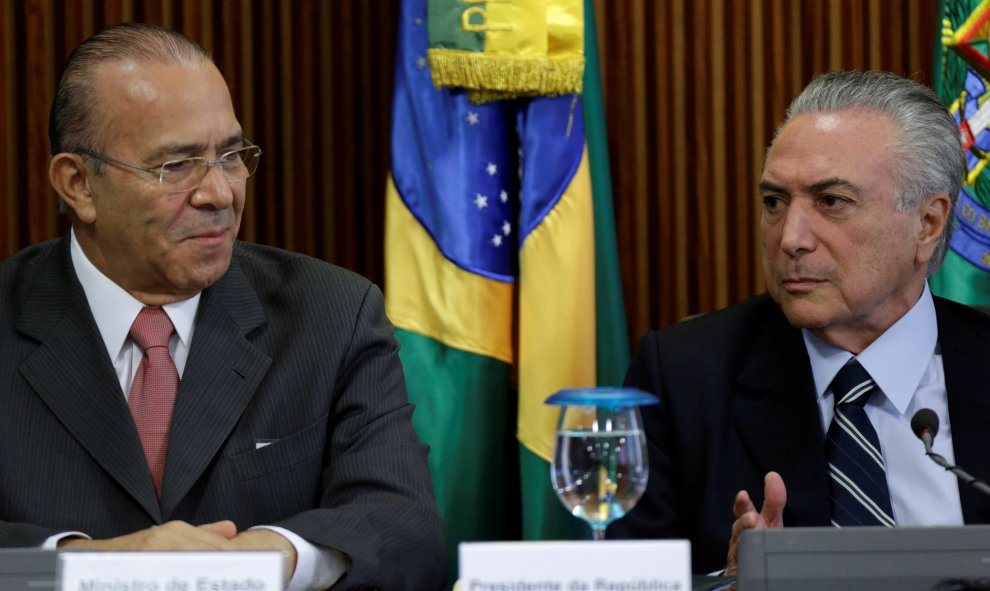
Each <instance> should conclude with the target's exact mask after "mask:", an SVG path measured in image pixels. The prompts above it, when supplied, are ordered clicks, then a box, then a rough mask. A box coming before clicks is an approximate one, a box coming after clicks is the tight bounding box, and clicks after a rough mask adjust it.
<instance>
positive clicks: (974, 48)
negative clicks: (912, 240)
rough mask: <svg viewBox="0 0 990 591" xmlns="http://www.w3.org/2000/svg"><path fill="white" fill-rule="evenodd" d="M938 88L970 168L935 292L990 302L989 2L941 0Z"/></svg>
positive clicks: (934, 279) (961, 299)
mask: <svg viewBox="0 0 990 591" xmlns="http://www.w3.org/2000/svg"><path fill="white" fill-rule="evenodd" d="M940 8H941V14H942V17H943V18H942V22H941V24H940V28H939V31H938V40H939V43H937V44H936V52H935V81H934V82H935V84H934V85H935V91H936V93H937V94H938V95H939V97H940V98H941V99H942V101H943V102H944V103H945V104H946V105H947V106H948V107H949V110H950V112H951V113H952V115H953V116H954V117H955V119H956V122H957V123H958V125H959V133H960V137H961V138H962V141H963V152H964V154H965V159H966V165H967V171H966V177H965V179H964V182H963V188H962V191H961V192H960V194H959V202H958V204H957V206H956V211H955V216H954V217H955V219H954V223H955V231H954V234H953V237H952V241H951V243H950V250H949V251H948V253H947V254H946V257H945V262H944V263H943V264H942V268H941V269H940V270H939V272H938V273H936V274H935V275H934V276H932V277H931V279H930V284H931V288H932V291H933V292H934V293H935V294H937V295H940V296H943V297H946V298H949V299H953V300H956V301H958V302H962V303H965V304H971V305H988V304H990V174H984V168H985V167H986V164H987V160H988V157H990V156H988V155H990V129H987V125H988V123H990V103H988V102H987V100H988V99H990V58H988V55H990V54H988V41H987V38H988V32H990V22H988V20H990V2H988V1H987V0H982V1H981V0H941V6H940Z"/></svg>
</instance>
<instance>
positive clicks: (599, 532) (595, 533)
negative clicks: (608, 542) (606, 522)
mask: <svg viewBox="0 0 990 591" xmlns="http://www.w3.org/2000/svg"><path fill="white" fill-rule="evenodd" d="M591 539H592V540H604V539H605V527H604V526H595V525H592V526H591Z"/></svg>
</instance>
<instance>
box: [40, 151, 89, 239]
mask: <svg viewBox="0 0 990 591" xmlns="http://www.w3.org/2000/svg"><path fill="white" fill-rule="evenodd" d="M89 175H90V171H89V169H87V168H86V164H85V163H84V162H83V159H82V156H80V155H79V154H71V153H69V152H61V153H59V154H55V155H54V156H52V159H51V162H49V163H48V180H49V181H50V182H51V184H52V188H54V189H55V192H56V193H58V194H59V195H60V196H61V197H62V200H63V201H64V202H65V204H66V205H67V206H69V208H70V209H72V211H74V212H75V214H76V217H77V218H78V219H79V221H81V222H83V223H86V224H92V223H93V222H95V221H96V204H95V202H94V200H93V195H92V193H91V192H90V187H89Z"/></svg>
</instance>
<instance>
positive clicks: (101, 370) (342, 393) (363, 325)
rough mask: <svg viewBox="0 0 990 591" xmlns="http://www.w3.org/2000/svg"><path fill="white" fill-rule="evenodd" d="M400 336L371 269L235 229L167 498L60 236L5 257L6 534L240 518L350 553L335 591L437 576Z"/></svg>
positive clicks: (208, 315)
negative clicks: (354, 269) (256, 239)
mask: <svg viewBox="0 0 990 591" xmlns="http://www.w3.org/2000/svg"><path fill="white" fill-rule="evenodd" d="M397 350H398V345H397V342H396V341H395V340H394V338H393V337H392V327H391V325H390V324H389V322H388V320H387V319H386V317H385V313H384V309H383V305H382V296H381V292H380V291H379V290H378V288H376V287H375V286H373V285H372V284H371V283H370V282H368V281H367V280H366V279H363V278H361V277H359V276H358V275H355V274H353V273H350V272H347V271H344V270H343V269H340V268H337V267H334V266H332V265H329V264H326V263H323V262H320V261H317V260H315V259H312V258H309V257H305V256H302V255H298V254H293V253H289V252H285V251H282V250H278V249H274V248H269V247H264V246H258V245H251V244H246V243H237V244H236V245H235V247H234V256H233V260H232V262H231V265H230V268H229V270H228V271H227V273H226V274H225V275H224V276H223V277H222V278H221V279H220V280H218V281H217V282H216V283H215V284H214V285H212V286H210V287H209V288H208V289H206V290H205V291H203V293H202V299H201V300H200V304H199V310H198V313H197V317H196V329H195V334H194V337H193V341H192V347H191V349H190V352H189V358H188V360H187V363H186V367H185V370H184V373H183V376H182V381H181V383H180V386H179V392H178V397H177V400H176V404H175V410H174V415H173V423H172V429H171V432H170V435H169V442H168V453H167V459H166V465H165V477H164V486H163V490H162V496H161V500H160V501H159V499H158V498H156V495H155V490H154V487H153V485H152V482H151V479H150V476H149V473H148V469H147V465H146V463H145V459H144V456H143V453H142V451H141V446H140V442H139V440H138V435H137V431H136V429H135V427H134V423H133V421H132V419H131V416H130V413H129V411H128V408H127V404H126V402H125V400H124V396H123V393H122V392H121V390H120V385H119V382H118V380H117V377H116V374H115V373H114V369H113V365H112V363H111V360H110V358H109V356H108V354H107V350H106V347H105V345H104V343H103V340H102V338H101V337H100V334H99V330H98V329H97V327H96V323H95V321H94V319H93V315H92V313H91V312H90V309H89V305H88V304H87V301H86V297H85V295H84V293H83V291H82V287H81V286H80V284H79V281H78V279H77V278H76V275H75V272H74V271H73V268H72V262H71V258H70V256H69V249H68V239H58V240H53V241H49V242H46V243H43V244H38V245H35V246H31V247H29V248H27V249H25V250H23V251H21V252H20V253H18V254H16V255H14V256H13V257H11V258H9V259H7V260H6V261H3V262H2V263H0V475H2V476H0V545H2V546H35V545H40V544H41V543H42V542H43V541H44V540H45V539H46V538H47V537H48V536H50V535H52V534H55V533H57V532H63V531H70V530H78V531H82V532H85V533H87V534H89V535H91V536H93V537H94V538H107V537H112V536H118V535H122V534H126V533H129V532H133V531H136V530H140V529H144V528H147V527H150V526H152V525H155V524H161V523H164V522H166V521H170V520H177V519H178V520H184V521H188V522H190V523H193V524H200V523H208V522H212V521H217V520H221V519H231V520H233V521H234V522H235V523H236V524H237V526H238V528H239V529H243V528H247V527H251V526H254V525H276V526H280V527H284V528H286V529H288V530H290V531H293V532H295V533H297V534H299V535H300V536H301V537H303V538H305V539H307V540H309V541H311V542H312V543H314V544H317V545H321V546H326V547H330V548H334V549H337V550H339V551H341V552H343V553H344V554H346V555H348V556H349V557H350V558H351V560H352V561H353V566H352V567H351V569H350V570H349V571H348V573H347V574H346V575H345V577H344V578H343V579H342V580H341V581H340V582H339V583H338V585H337V587H336V588H342V589H372V588H382V589H416V590H422V589H437V588H441V587H443V585H444V583H445V580H446V565H445V559H444V554H443V532H442V523H441V521H440V517H439V514H438V512H437V510H436V506H435V501H434V499H433V491H432V485H431V483H430V480H429V471H428V468H427V463H426V454H427V450H426V448H425V446H423V445H422V444H421V443H420V441H419V439H418V438H417V436H416V433H415V432H414V431H413V428H412V424H411V421H410V417H411V415H412V407H411V405H410V404H409V403H408V401H407V397H406V388H405V382H404V377H403V373H402V367H401V365H400V362H399V359H398V356H397V354H396V352H397ZM266 441H270V442H271V443H270V444H269V445H267V446H264V447H260V448H258V447H257V444H258V443H259V442H266Z"/></svg>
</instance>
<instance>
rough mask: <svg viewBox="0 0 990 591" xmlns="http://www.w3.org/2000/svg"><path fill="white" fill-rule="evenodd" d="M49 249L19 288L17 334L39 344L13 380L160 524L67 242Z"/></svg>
mask: <svg viewBox="0 0 990 591" xmlns="http://www.w3.org/2000/svg"><path fill="white" fill-rule="evenodd" d="M60 245H61V247H60V246H56V247H54V248H52V251H51V253H50V254H49V256H48V257H47V258H46V259H45V260H44V262H43V263H42V264H40V265H39V269H38V272H37V274H36V275H35V276H34V278H33V280H31V281H30V283H29V285H28V286H26V288H25V293H26V300H25V301H27V302H30V305H29V306H24V308H23V312H22V314H20V315H19V317H18V319H17V330H18V331H19V332H21V333H23V334H25V335H28V336H30V337H31V338H33V339H35V340H37V341H38V342H39V345H38V348H37V349H36V350H35V352H34V353H33V354H32V355H31V356H30V357H28V358H27V359H26V360H25V362H24V363H23V364H22V365H21V367H20V372H21V375H22V376H24V379H25V380H27V382H28V383H29V384H30V385H31V387H32V388H34V390H35V391H36V392H37V394H38V396H40V397H41V399H42V400H44V402H45V404H46V405H47V406H48V408H49V409H51V411H52V413H54V414H55V416H57V417H58V419H59V420H60V421H61V422H62V424H63V425H64V426H65V428H66V429H67V430H68V431H69V432H70V433H71V434H72V436H73V437H75V439H76V440H77V441H78V442H79V444H80V445H81V446H82V447H83V449H85V450H86V451H87V452H88V453H89V454H90V455H91V456H92V457H93V459H94V460H95V461H96V463H97V464H99V465H100V466H101V467H102V468H103V469H104V470H106V471H107V473H108V474H109V475H110V476H111V477H112V478H114V479H115V480H116V481H117V482H118V483H119V484H120V485H121V486H122V487H123V488H124V489H125V490H126V491H127V492H128V493H130V495H131V496H132V497H134V499H135V500H136V501H137V502H138V503H139V504H140V505H141V507H143V508H144V510H145V511H147V513H148V515H149V516H150V517H151V519H152V520H154V521H156V522H160V521H161V511H160V509H159V506H158V499H157V498H156V496H155V489H154V486H153V485H152V483H151V476H150V475H149V473H148V467H147V463H146V461H145V458H144V453H143V452H142V451H141V444H140V441H139V439H138V435H137V430H136V429H135V428H134V421H133V420H132V419H131V415H130V411H129V410H128V408H127V404H126V402H125V401H124V396H123V393H122V392H121V391H120V383H119V382H118V381H117V377H116V373H115V372H114V369H113V364H112V363H111V362H110V358H109V356H108V355H107V351H106V346H105V345H104V343H103V340H102V339H101V338H100V336H99V330H98V329H97V327H96V322H95V320H93V315H92V313H91V312H90V310H89V305H88V304H87V302H86V296H85V295H84V293H83V291H82V287H81V286H80V285H79V283H78V280H77V279H76V276H75V272H74V271H73V270H72V264H71V261H70V258H69V252H68V240H63V241H62V243H60Z"/></svg>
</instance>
